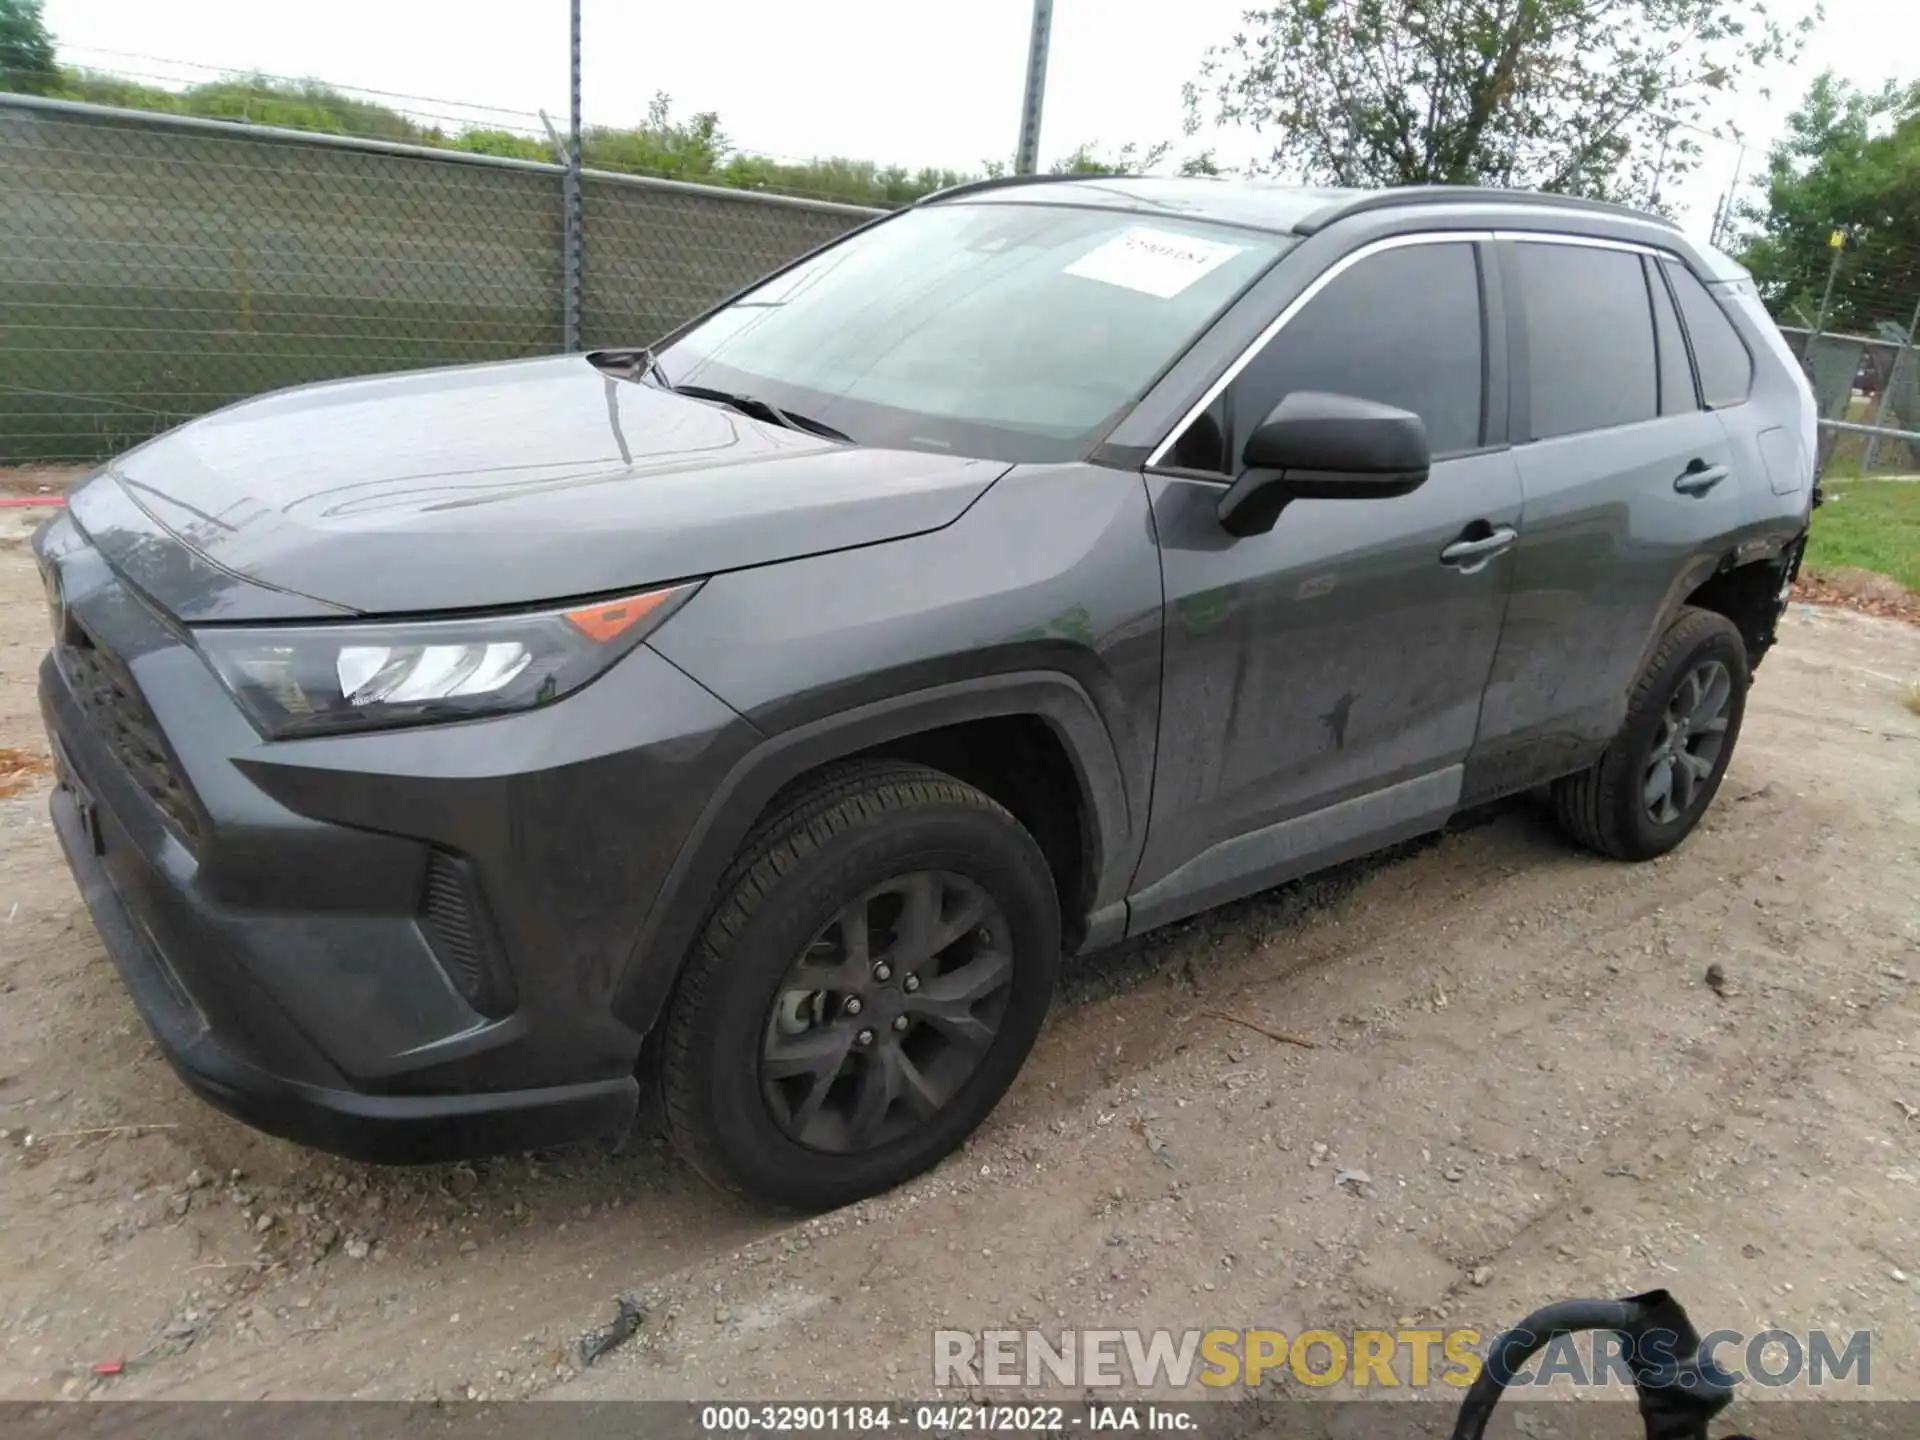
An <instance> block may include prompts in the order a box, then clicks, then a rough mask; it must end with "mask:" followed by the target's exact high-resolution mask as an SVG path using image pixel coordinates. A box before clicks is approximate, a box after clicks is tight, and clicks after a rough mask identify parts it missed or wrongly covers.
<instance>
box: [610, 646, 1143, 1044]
mask: <svg viewBox="0 0 1920 1440" xmlns="http://www.w3.org/2000/svg"><path fill="white" fill-rule="evenodd" d="M1021 715H1031V716H1037V717H1038V718H1040V719H1041V720H1043V721H1045V722H1046V723H1047V724H1048V725H1049V726H1051V727H1052V729H1053V731H1054V733H1055V734H1056V735H1057V736H1058V737H1059V739H1060V741H1061V744H1062V746H1063V747H1064V748H1065V750H1066V753H1067V756H1068V758H1069V759H1070V761H1071V762H1072V764H1073V769H1074V775H1075V778H1076V780H1077V782H1078V783H1079V786H1080V793H1081V800H1082V802H1083V803H1084V804H1085V806H1086V810H1087V814H1088V816H1089V818H1090V820H1091V824H1090V825H1089V826H1088V827H1087V828H1088V831H1089V837H1090V839H1091V841H1092V844H1093V847H1094V852H1093V855H1092V856H1091V860H1092V871H1093V875H1094V877H1095V878H1094V902H1093V909H1092V913H1091V914H1089V915H1087V916H1086V917H1085V927H1084V930H1085V938H1084V940H1083V941H1082V943H1081V946H1080V948H1081V949H1082V950H1087V949H1092V948H1095V947H1097V946H1099V945H1104V944H1109V943H1111V942H1113V941H1115V940H1118V939H1120V938H1121V937H1122V936H1123V935H1124V934H1125V932H1126V900H1125V891H1126V886H1127V882H1128V881H1129V880H1130V879H1131V877H1132V873H1133V868H1134V865H1135V864H1136V863H1137V861H1138V860H1139V851H1140V844H1141V840H1142V838H1143V836H1142V834H1141V830H1142V827H1141V826H1139V825H1138V824H1136V823H1135V821H1134V818H1133V816H1132V815H1131V814H1130V812H1129V807H1128V802H1127V792H1126V786H1125V783H1124V780H1123V777H1122V772H1121V768H1120V760H1119V756H1118V754H1117V753H1116V751H1115V749H1114V744H1113V737H1112V736H1111V735H1110V734H1109V732H1108V730H1107V726H1106V724H1105V722H1104V721H1102V720H1101V718H1100V714H1099V711H1098V710H1097V709H1096V708H1095V706H1094V703H1093V701H1092V699H1091V698H1090V697H1089V696H1088V694H1087V692H1086V690H1085V689H1084V688H1083V687H1082V686H1081V685H1080V683H1079V682H1078V681H1077V680H1075V679H1074V678H1073V677H1072V676H1070V675H1066V674H1063V673H1061V672H1059V671H1041V670H1035V671H1016V672H1012V673H1006V674H999V675H991V676H984V677H981V678H979V679H973V680H962V681H957V682H954V683H951V684H946V685H937V686H933V687H931V688H929V689H925V690H916V691H910V692H908V693H906V694H903V695H898V696H894V697H891V698H889V699H886V700H879V701H875V702H873V703H871V704H868V705H862V706H859V707H857V708H855V709H852V710H847V711H843V712H841V713H839V714H835V715H831V716H828V717H826V718H824V719H820V720H816V721H812V722H809V723H807V724H804V725H799V726H796V727H794V728H793V729H791V730H783V731H780V732H778V733H776V734H773V735H770V736H769V737H768V738H767V739H766V740H765V741H763V742H762V743H761V744H759V745H757V746H755V747H754V748H753V749H752V750H751V751H749V752H748V753H747V755H745V756H744V757H743V758H742V759H741V760H739V761H738V762H737V763H736V764H735V765H734V767H733V769H732V770H730V771H729V772H728V773H727V776H726V778H725V779H724V780H722V781H721V782H720V784H719V786H718V787H716V789H715V790H714V793H713V797H712V798H711V799H710V800H709V801H708V802H707V805H706V808H705V809H704V810H702V811H701V812H700V818H699V820H698V821H696V822H695V824H694V827H693V830H692V832H691V833H690V834H689V835H688V837H687V839H686V841H685V842H684V843H683V844H682V845H681V847H680V852H679V854H678V855H676V856H675V857H674V862H673V865H672V868H671V869H670V870H669V871H668V872H667V878H666V880H665V881H664V882H663V883H662V884H661V887H660V893H659V895H658V896H657V897H656V898H655V900H654V903H653V904H652V906H651V907H649V910H648V913H647V918H646V919H645V921H643V922H642V924H641V927H640V935H639V938H638V939H637V941H636V942H635V944H634V947H633V950H632V951H631V953H630V954H629V955H628V957H627V961H626V964H625V966H624V968H623V969H622V971H621V974H620V978H619V980H618V981H617V982H616V984H615V986H614V991H613V1012H614V1014H615V1016H617V1017H618V1018H619V1020H620V1021H621V1023H622V1024H625V1025H627V1026H628V1027H630V1028H631V1029H633V1030H634V1031H635V1032H636V1033H638V1034H645V1033H646V1032H647V1031H649V1030H651V1029H652V1027H653V1024H654V1022H655V1021H656V1020H657V1019H658V1018H659V1015H660V1011H661V1009H662V1007H663V1006H664V1005H665V1004H666V1001H667V997H668V996H669V995H670V994H671V993H672V991H673V986H674V983H675V982H676V981H677V980H678V978H679V975H680V968H681V966H682V965H683V964H684V963H685V960H686V957H687V954H688V952H689V950H690V949H691V947H692V945H693V942H694V940H695V939H696V938H697V937H698V935H699V931H700V928H701V927H702V926H703V925H705V923H706V921H707V916H708V913H709V911H710V910H711V908H712V905H713V902H714V899H715V894H714V892H715V890H716V889H717V887H718V886H719V883H720V881H721V878H722V877H723V876H724V875H725V874H726V870H727V867H728V866H729V865H731V864H732V863H733V859H734V857H735V856H736V855H738V854H739V852H740V847H741V845H742V844H743V843H744V841H745V840H746V838H747V835H748V833H749V832H750V831H751V830H752V828H753V824H754V822H755V821H756V820H757V819H759V817H760V814H761V812H762V811H763V810H764V809H765V808H766V805H767V802H768V801H769V800H771V799H772V798H773V797H774V796H775V795H776V794H778V793H779V791H780V790H781V789H782V788H783V787H785V786H786V785H788V784H790V783H791V782H793V781H794V780H796V779H798V778H799V777H800V776H802V775H804V774H806V773H807V772H808V771H810V770H815V769H818V768H819V767H820V766H822V765H825V764H829V763H831V762H832V761H835V760H839V759H843V758H845V757H846V756H849V755H854V754H858V753H859V752H861V751H863V750H870V749H872V748H873V747H874V746H876V745H884V744H886V743H888V742H890V741H895V740H904V739H907V738H909V737H911V736H914V735H918V734H921V733H923V732H925V731H928V730H933V729H938V728H939V727H941V726H945V725H957V724H962V723H964V722H966V721H969V720H987V719H999V718H1005V717H1009V716H1021Z"/></svg>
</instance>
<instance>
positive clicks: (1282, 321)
mask: <svg viewBox="0 0 1920 1440" xmlns="http://www.w3.org/2000/svg"><path fill="white" fill-rule="evenodd" d="M1496 238H1498V236H1497V232H1495V231H1492V230H1423V231H1420V232H1418V233H1417V234H1411V235H1388V236H1385V237H1384V238H1382V239H1379V240H1375V241H1373V242H1371V243H1370V244H1367V245H1362V246H1361V247H1360V248H1359V249H1358V250H1352V251H1349V252H1348V253H1347V254H1345V255H1342V256H1341V257H1340V258H1339V259H1338V260H1336V261H1334V262H1333V264H1331V265H1329V266H1328V267H1327V268H1326V269H1325V270H1322V271H1321V272H1320V273H1319V274H1318V275H1316V276H1315V277H1314V279H1313V281H1312V283H1311V284H1309V285H1308V286H1307V288H1306V289H1304V290H1302V291H1301V292H1300V293H1299V294H1298V295H1296V296H1294V297H1293V299H1292V300H1290V301H1288V302H1287V306H1286V308H1285V309H1284V310H1282V311H1281V312H1280V313H1279V314H1278V315H1276V316H1274V317H1273V320H1272V321H1271V322H1270V323H1269V324H1268V325H1267V327H1266V329H1264V330H1262V331H1261V332H1260V333H1259V334H1258V335H1256V336H1254V337H1253V341H1252V343H1251V344H1249V345H1248V346H1247V348H1246V349H1244V350H1242V351H1241V352H1240V354H1239V356H1238V358H1236V359H1235V360H1234V362H1233V363H1232V364H1231V365H1229V366H1227V368H1226V369H1225V370H1222V371H1221V372H1220V375H1219V378H1217V379H1216V380H1215V381H1214V382H1213V384H1211V385H1209V386H1208V387H1207V388H1206V391H1205V393H1203V394H1202V395H1201V396H1200V398H1199V399H1198V400H1196V401H1194V403H1193V404H1192V405H1191V406H1190V407H1189V408H1188V410H1187V412H1186V414H1184V415H1182V416H1181V417H1180V419H1179V421H1178V423H1176V424H1175V425H1174V427H1173V428H1172V429H1171V430H1169V431H1167V433H1166V434H1165V435H1164V436H1162V437H1161V440H1160V443H1159V444H1158V445H1156V446H1154V447H1153V451H1152V453H1151V454H1149V455H1148V456H1147V463H1146V467H1145V468H1147V469H1149V470H1151V469H1153V468H1154V467H1156V466H1158V465H1159V464H1160V463H1161V461H1162V460H1164V459H1165V458H1166V454H1167V452H1168V451H1169V450H1171V449H1172V448H1173V446H1174V442H1175V441H1177V440H1178V439H1179V438H1180V437H1181V436H1182V435H1184V434H1185V433H1186V430H1187V427H1188V426H1189V425H1191V424H1193V422H1194V421H1195V420H1198V419H1199V418H1200V416H1201V415H1203V414H1204V413H1205V412H1206V409H1207V407H1208V406H1209V405H1211V404H1213V402H1214V401H1216V400H1218V399H1219V398H1220V396H1221V394H1222V393H1223V392H1224V391H1225V390H1226V388H1227V387H1228V386H1229V385H1231V384H1233V382H1234V381H1235V380H1238V379H1239V378H1240V372H1241V371H1243V370H1245V369H1246V368H1247V366H1249V365H1251V364H1252V363H1253V362H1254V360H1255V359H1256V358H1258V356H1259V354H1260V352H1261V351H1262V350H1264V349H1266V348H1267V345H1268V343H1269V342H1270V341H1271V340H1272V339H1273V337H1274V336H1276V335H1278V334H1279V333H1280V332H1281V331H1282V330H1283V329H1285V328H1286V325H1287V322H1288V321H1289V320H1291V319H1293V317H1294V316H1296V315H1298V314H1299V313H1300V312H1301V311H1302V310H1304V309H1306V307H1307V306H1308V305H1309V304H1310V303H1311V302H1312V300H1313V298H1314V297H1315V296H1316V295H1318V294H1319V293H1320V292H1321V291H1322V290H1324V289H1326V288H1327V286H1329V285H1331V284H1332V283H1333V282H1334V281H1335V280H1337V279H1339V278H1340V277H1341V276H1342V275H1344V274H1345V273H1346V272H1347V271H1348V270H1351V269H1352V268H1353V267H1354V266H1355V265H1358V264H1359V263H1360V262H1361V261H1362V260H1365V259H1366V258H1367V257H1368V256H1371V255H1378V254H1380V253H1381V252H1383V251H1386V250H1404V249H1406V248H1407V247H1409V246H1412V245H1471V244H1475V243H1478V242H1482V241H1487V240H1493V239H1496ZM1281 263H1283V264H1284V263H1285V257H1282V262H1281Z"/></svg>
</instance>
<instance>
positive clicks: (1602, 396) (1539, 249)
mask: <svg viewBox="0 0 1920 1440" xmlns="http://www.w3.org/2000/svg"><path fill="white" fill-rule="evenodd" d="M1507 253H1508V256H1509V259H1510V261H1511V268H1512V272H1513V277H1514V279H1515V281H1516V282H1517V285H1518V288H1519V292H1520V300H1521V306H1522V312H1523V314H1524V316H1525V320H1524V334H1525V337H1526V356H1527V362H1526V363H1527V396H1528V405H1529V409H1530V411H1531V417H1530V419H1531V424H1530V425H1529V428H1528V434H1527V435H1526V436H1525V437H1523V438H1527V439H1533V440H1550V439H1553V438H1554V437H1556V436H1560V435H1578V434H1580V433H1582V432H1583V431H1588V430H1607V429H1611V428H1613V427H1614V426H1616V425H1633V424H1636V423H1638V422H1640V421H1642V420H1652V419H1654V418H1655V417H1656V416H1657V415H1658V414H1659V413H1660V396H1659V371H1658V359H1657V352H1656V350H1655V347H1654V338H1653V311H1652V307H1651V304H1650V302H1649V300H1648V297H1647V282H1646V278H1645V277H1644V276H1643V275H1642V273H1641V269H1640V257H1639V255H1638V254H1636V253H1634V252H1632V251H1629V250H1611V249H1602V248H1600V247H1598V246H1591V245H1569V244H1557V243H1552V242H1539V241H1532V240H1527V241H1513V242H1509V245H1508V251H1507Z"/></svg>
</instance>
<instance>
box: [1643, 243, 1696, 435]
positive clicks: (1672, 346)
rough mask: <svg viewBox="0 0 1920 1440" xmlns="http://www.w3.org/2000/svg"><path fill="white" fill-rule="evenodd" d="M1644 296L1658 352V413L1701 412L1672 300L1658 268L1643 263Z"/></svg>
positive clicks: (1690, 362) (1677, 313)
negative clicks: (1649, 297)
mask: <svg viewBox="0 0 1920 1440" xmlns="http://www.w3.org/2000/svg"><path fill="white" fill-rule="evenodd" d="M1643 268H1644V269H1645V270H1646V274H1647V292H1648V293H1649V294H1650V295H1652V296H1653V333H1654V338H1655V339H1656V340H1657V341H1658V342H1659V350H1660V413H1661V414H1662V415H1684V414H1686V413H1687V412H1688V411H1690V410H1698V409H1699V408H1700V397H1699V396H1698V395H1696V394H1695V393H1694V389H1693V362H1692V361H1691V360H1689V359H1688V358H1687V337H1686V333H1685V332H1684V331H1682V330H1681V328H1680V314H1679V312H1678V311H1677V310H1675V309H1674V308H1673V296H1672V295H1670V294H1668V293H1667V282H1666V281H1665V280H1664V279H1662V278H1661V276H1660V265H1659V264H1658V262H1656V261H1653V260H1647V261H1645V262H1644V266H1643Z"/></svg>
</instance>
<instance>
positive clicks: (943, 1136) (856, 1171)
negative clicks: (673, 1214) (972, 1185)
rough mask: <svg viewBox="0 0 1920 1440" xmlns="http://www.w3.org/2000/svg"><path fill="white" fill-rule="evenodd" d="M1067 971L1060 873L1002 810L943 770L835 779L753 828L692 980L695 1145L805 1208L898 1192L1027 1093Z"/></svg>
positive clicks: (670, 1058)
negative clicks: (1058, 981) (1019, 1081)
mask: <svg viewBox="0 0 1920 1440" xmlns="http://www.w3.org/2000/svg"><path fill="white" fill-rule="evenodd" d="M1059 963H1060V918H1059V906H1058V901H1057V898H1056V896H1055V893H1054V887H1053V877H1052V873H1051V871H1050V870H1049V869H1048V866H1047V862H1046V859H1045V857H1044V856H1043V855H1042V854H1041V852H1040V849H1039V846H1038V845H1036V844H1035V843H1034V840H1033V838H1032V836H1030V835H1029V834H1028V833H1027V832H1026V830H1024V829H1023V828H1022V827H1021V826H1020V824H1019V823H1018V822H1017V821H1015V820H1014V818H1013V817H1012V816H1011V815H1009V814H1008V813H1007V812H1006V811H1005V810H1004V809H1003V808H1001V807H1000V806H999V805H998V804H996V803H995V802H994V801H993V800H992V799H990V798H989V797H987V796H986V795H984V794H982V793H981V792H980V791H978V790H976V789H974V788H973V787H971V786H968V785H964V784H962V783H961V782H960V781H958V780H955V779H953V778H952V777H951V776H948V775H944V774H942V773H940V772H939V771H936V770H929V769H926V768H925V767H922V766H917V765H905V764H900V763H896V762H884V761H883V762H874V763H867V764H858V765H853V766H848V767H844V768H841V769H839V770H837V771H833V772H829V773H827V774H826V775H823V776H822V777H821V778H820V779H819V781H818V782H817V783H815V784H813V785H811V786H808V787H806V788H805V789H803V790H802V791H801V792H799V793H798V794H797V795H795V796H794V797H793V798H792V799H791V800H790V801H786V802H783V803H782V804H781V806H780V807H779V809H778V811H777V812H776V813H775V814H774V815H772V816H771V817H770V818H769V819H767V820H766V821H764V822H763V823H762V824H761V825H760V826H759V827H758V828H757V829H756V830H755V832H754V834H753V835H752V836H750V837H749V839H748V840H747V842H746V845H745V847H744V850H743V853H742V855H741V857H740V858H739V859H738V860H737V861H736V862H735V864H734V866H733V868H732V869H731V871H730V872H729V873H728V875H727V877H726V879H725V880H723V881H722V883H721V899H720V903H719V905H718V907H717V908H716V910H715V912H714V914H713V917H712V919H711V921H710V922H709V923H708V925H707V928H706V931H705V933H704V935H703V936H702V938H701V940H700V942H699V943H698V945H697V947H696V949H695V952H694V954H693V955H692V956H691V957H689V959H688V961H687V966H686V969H685V971H684V972H683V973H682V975H681V977H680V980H679V983H678V985H677V986H676V988H675V991H674V997H673V1000H672V1002H671V1005H670V1008H669V1010H668V1014H667V1017H666V1022H665V1023H666V1030H665V1035H664V1041H665V1043H664V1045H663V1046H662V1055H661V1076H660V1079H661V1090H662V1097H663V1099H664V1101H665V1109H666V1114H667V1122H668V1126H669V1128H670V1130H671V1131H672V1134H673V1137H674V1142H675V1147H676V1149H677V1150H678V1151H679V1152H680V1154H681V1155H682V1156H683V1157H685V1158H686V1159H687V1161H688V1162H689V1163H690V1164H692V1165H693V1167H694V1168H695V1169H696V1170H698V1171H699V1172H700V1173H701V1174H702V1175H704V1176H705V1177H706V1178H707V1179H708V1180H710V1181H712V1182H713V1183H715V1184H716V1185H718V1186H720V1187H722V1188H724V1189H728V1190H733V1191H736V1192H741V1193H745V1194H749V1195H752V1196H755V1197H758V1198H761V1199H766V1200H771V1201H774V1202H777V1203H780V1204H784V1205H790V1206H794V1207H798V1208H802V1209H809V1210H813V1209H825V1208H828V1207H831V1206H836V1205H844V1204H848V1203H850V1202H851V1201H854V1200H858V1199H860V1198H862V1197H864V1196H867V1195H871V1194H874V1193H876V1192H878V1191H881V1190H885V1189H888V1188H889V1187H891V1186H893V1185H897V1184H899V1183H900V1182H901V1181H903V1180H905V1179H907V1178H909V1177H910V1176H913V1175H916V1174H918V1173H919V1172H921V1171H922V1170H925V1169H927V1168H928V1167H929V1166H931V1165H933V1164H934V1163H935V1162H937V1161H938V1160H939V1159H940V1158H941V1157H942V1156H944V1155H946V1154H947V1153H948V1152H949V1151H951V1150H953V1149H954V1148H955V1147H956V1146H957V1145H959V1144H960V1143H961V1141H963V1140H964V1139H965V1138H966V1137H967V1135H968V1134H969V1133H970V1132H971V1131H972V1130H973V1129H974V1127H975V1126H977V1125H978V1124H979V1123H980V1122H981V1121H982V1120H983V1119H985V1118H986V1116H987V1114H988V1113H989V1112H990V1111H991V1110H992V1109H993V1107H994V1105H995V1104H996V1103H998V1101H999V1099H1000V1097H1001V1096H1002V1095H1003V1094H1005V1093H1006V1090H1007V1088H1008V1087H1009V1086H1010V1085H1011V1084H1012V1083H1013V1079H1014V1076H1015V1075H1016V1074H1018V1072H1019V1070H1020V1066H1021V1064H1022V1063H1023V1062H1024V1061H1025V1059H1026V1057H1027V1053H1028V1051H1029V1050H1031V1049H1032V1047H1033V1042H1034V1038H1035V1036H1036V1035H1037V1034H1038V1033H1039V1029H1040V1024H1041V1021H1042V1020H1043V1019H1044V1018H1045V1016H1046V1011H1047V1005H1048V1003H1049V1001H1050V999H1051V998H1052V993H1053V987H1054V980H1055V978H1056V975H1057V973H1058V969H1059Z"/></svg>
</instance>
